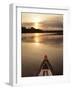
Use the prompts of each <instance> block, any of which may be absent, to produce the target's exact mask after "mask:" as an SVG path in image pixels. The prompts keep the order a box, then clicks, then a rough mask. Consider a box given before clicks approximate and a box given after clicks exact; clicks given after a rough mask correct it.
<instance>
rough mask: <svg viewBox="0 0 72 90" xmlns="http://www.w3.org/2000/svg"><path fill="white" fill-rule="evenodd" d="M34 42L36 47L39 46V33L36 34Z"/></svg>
mask: <svg viewBox="0 0 72 90" xmlns="http://www.w3.org/2000/svg"><path fill="white" fill-rule="evenodd" d="M34 41H35V44H36V45H39V34H38V33H35V38H34Z"/></svg>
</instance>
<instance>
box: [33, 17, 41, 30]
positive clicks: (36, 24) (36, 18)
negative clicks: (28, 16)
mask: <svg viewBox="0 0 72 90" xmlns="http://www.w3.org/2000/svg"><path fill="white" fill-rule="evenodd" d="M40 21H41V20H40V18H39V17H35V18H33V22H34V27H35V28H36V29H39V23H40Z"/></svg>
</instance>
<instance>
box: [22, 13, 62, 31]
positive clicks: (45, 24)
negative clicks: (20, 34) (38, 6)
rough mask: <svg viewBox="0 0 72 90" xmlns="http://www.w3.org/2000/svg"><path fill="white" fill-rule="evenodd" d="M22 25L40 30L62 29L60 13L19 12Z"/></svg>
mask: <svg viewBox="0 0 72 90" xmlns="http://www.w3.org/2000/svg"><path fill="white" fill-rule="evenodd" d="M21 24H22V26H23V27H26V28H31V27H34V28H36V29H42V30H63V15H62V14H47V13H46V14H44V13H42V14H41V13H23V12H22V13H21Z"/></svg>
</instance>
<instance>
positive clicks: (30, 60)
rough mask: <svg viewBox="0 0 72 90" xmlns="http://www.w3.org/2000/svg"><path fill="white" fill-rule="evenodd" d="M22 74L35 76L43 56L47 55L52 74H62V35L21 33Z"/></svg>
mask: <svg viewBox="0 0 72 90" xmlns="http://www.w3.org/2000/svg"><path fill="white" fill-rule="evenodd" d="M21 49H22V50H21V53H22V76H23V77H24V76H35V75H36V73H37V71H38V70H39V68H40V65H41V62H42V61H43V56H44V55H45V54H47V55H48V59H49V62H50V63H51V65H52V66H53V69H54V75H62V74H63V35H54V34H48V33H31V34H22V44H21Z"/></svg>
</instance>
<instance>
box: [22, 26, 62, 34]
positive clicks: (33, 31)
mask: <svg viewBox="0 0 72 90" xmlns="http://www.w3.org/2000/svg"><path fill="white" fill-rule="evenodd" d="M21 30H22V33H54V34H56V35H63V30H41V29H35V28H33V27H31V28H28V29H27V28H26V27H22V28H21Z"/></svg>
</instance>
